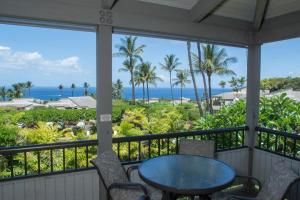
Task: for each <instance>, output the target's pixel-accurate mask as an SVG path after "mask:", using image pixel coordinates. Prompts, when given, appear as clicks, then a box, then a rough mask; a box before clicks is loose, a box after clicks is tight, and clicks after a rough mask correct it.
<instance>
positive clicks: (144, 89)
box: [143, 82, 145, 103]
mask: <svg viewBox="0 0 300 200" xmlns="http://www.w3.org/2000/svg"><path fill="white" fill-rule="evenodd" d="M143 103H145V83H144V82H143Z"/></svg>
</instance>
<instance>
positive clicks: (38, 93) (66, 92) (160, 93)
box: [25, 87, 231, 100]
mask: <svg viewBox="0 0 300 200" xmlns="http://www.w3.org/2000/svg"><path fill="white" fill-rule="evenodd" d="M142 91H143V90H142V88H136V90H135V93H136V94H135V95H136V98H137V99H142V98H143V92H142ZM228 91H231V89H219V88H214V89H212V94H213V95H215V94H219V93H223V92H228ZM88 92H89V93H95V92H96V88H95V87H90V88H89V89H88ZM173 93H174V98H175V99H179V98H180V88H173ZM182 93H183V97H185V98H190V99H195V94H194V89H193V88H184V89H183V92H182ZM83 94H84V89H83V88H76V89H75V90H74V96H83ZM149 95H150V98H164V99H171V92H170V88H149ZM199 95H200V96H203V89H201V88H200V89H199ZM71 96H72V89H71V88H64V89H63V90H62V91H61V90H59V89H58V88H57V87H33V88H32V89H31V92H30V97H32V98H36V99H41V100H57V99H61V98H66V97H71ZM25 97H29V94H28V91H25ZM123 98H124V99H130V98H131V88H129V87H128V88H127V87H126V88H124V90H123Z"/></svg>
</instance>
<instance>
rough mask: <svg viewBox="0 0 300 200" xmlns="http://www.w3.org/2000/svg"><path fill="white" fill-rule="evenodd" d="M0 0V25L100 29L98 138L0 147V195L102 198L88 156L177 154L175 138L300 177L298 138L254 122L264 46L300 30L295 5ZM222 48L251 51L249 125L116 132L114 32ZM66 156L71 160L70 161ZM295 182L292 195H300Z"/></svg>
mask: <svg viewBox="0 0 300 200" xmlns="http://www.w3.org/2000/svg"><path fill="white" fill-rule="evenodd" d="M182 2H183V1H179V0H178V1H175V0H174V1H165V0H43V1H37V0H22V1H19V0H1V1H0V22H1V23H9V24H17V25H26V26H28V25H31V26H39V27H52V28H61V29H72V30H81V31H91V32H95V33H96V37H97V40H96V42H95V47H97V48H96V59H97V62H96V66H97V70H96V77H97V84H96V95H97V99H98V101H97V105H96V107H97V119H96V123H97V138H99V140H98V141H79V142H67V143H59V144H45V145H37V146H26V147H7V148H1V149H0V156H1V157H0V162H1V163H0V167H1V174H0V177H1V180H0V200H23V199H24V200H46V199H49V200H74V199H75V200H76V199H78V200H82V199H85V200H98V199H103V196H102V195H104V191H103V190H102V189H101V188H102V186H101V185H99V179H98V175H97V173H96V170H95V169H94V168H93V167H92V166H91V165H90V163H89V161H90V160H91V159H92V158H93V157H95V156H96V155H97V151H98V152H102V151H105V150H111V149H112V148H113V149H114V150H115V151H116V153H117V154H118V156H119V158H120V159H121V161H122V162H123V164H124V165H130V164H137V163H139V162H141V161H142V160H146V159H149V158H151V157H155V156H159V155H165V154H176V153H178V143H179V141H180V139H181V138H185V137H186V138H190V139H198V140H202V139H203V140H206V139H211V140H214V141H215V143H216V149H215V152H216V156H217V158H218V159H220V160H222V161H224V162H226V163H228V164H229V165H231V166H232V167H234V168H235V170H236V171H237V173H239V174H242V175H253V176H254V177H256V178H258V179H259V180H260V181H261V182H262V183H264V181H265V180H266V177H268V175H269V172H270V169H271V168H272V166H273V165H274V164H275V163H276V162H277V161H279V160H282V159H283V160H286V161H287V162H288V163H290V166H291V168H292V169H293V170H294V171H296V172H297V173H298V174H299V175H300V161H299V159H300V153H299V152H300V151H299V147H298V145H299V140H300V137H299V135H297V134H290V133H284V132H280V131H274V130H269V129H265V128H259V127H257V126H258V124H259V123H258V119H259V117H258V116H259V96H260V72H261V46H262V45H263V44H264V43H268V42H275V41H279V40H286V39H291V38H296V37H299V36H300V20H299V19H300V4H299V1H275V0H257V1H241V0H228V1H225V0H195V1H193V0H192V1H186V2H188V3H186V2H185V1H184V3H182ZM113 32H115V33H126V34H138V35H146V36H154V37H161V38H172V39H177V40H185V41H186V40H189V41H199V42H209V43H217V44H226V45H231V46H238V47H241V48H246V49H247V50H248V51H247V97H246V102H247V108H246V123H245V124H246V126H247V127H240V128H228V129H217V130H207V131H196V132H187V133H169V134H160V135H145V136H137V137H128V138H112V135H113V134H112V121H111V114H112V95H111V94H112V87H111V84H112V34H113ZM66 154H68V155H71V156H70V157H71V158H72V159H66ZM299 191H300V189H299V185H295V186H293V188H292V190H291V191H290V194H289V199H299V197H300V194H299V193H300V192H299Z"/></svg>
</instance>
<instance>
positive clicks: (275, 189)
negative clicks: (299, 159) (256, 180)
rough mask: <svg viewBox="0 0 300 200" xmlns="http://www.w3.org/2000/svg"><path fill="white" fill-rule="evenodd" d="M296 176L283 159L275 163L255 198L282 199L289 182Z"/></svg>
mask: <svg viewBox="0 0 300 200" xmlns="http://www.w3.org/2000/svg"><path fill="white" fill-rule="evenodd" d="M297 178H298V175H297V174H296V173H295V172H294V171H293V170H292V169H291V168H290V166H289V165H287V164H286V163H285V161H280V162H278V163H275V164H274V165H273V166H272V170H271V172H270V175H269V177H268V178H267V180H266V181H265V183H264V184H263V187H262V190H261V191H260V192H259V194H258V196H257V198H258V199H264V200H280V199H283V197H284V195H285V193H286V191H287V189H288V188H289V186H290V184H291V183H293V182H294V181H295V180H296V179H297Z"/></svg>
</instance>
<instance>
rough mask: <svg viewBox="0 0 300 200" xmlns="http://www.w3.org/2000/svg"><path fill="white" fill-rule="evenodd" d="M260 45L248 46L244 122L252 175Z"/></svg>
mask: <svg viewBox="0 0 300 200" xmlns="http://www.w3.org/2000/svg"><path fill="white" fill-rule="evenodd" d="M260 67H261V45H260V44H251V45H249V46H248V62H247V102H246V105H247V106H246V124H247V126H248V127H249V130H248V131H247V135H246V138H245V143H246V145H247V146H248V147H249V162H248V175H252V169H253V156H254V155H253V154H254V147H255V145H256V143H257V133H256V131H255V127H256V126H257V125H258V116H259V95H260Z"/></svg>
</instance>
